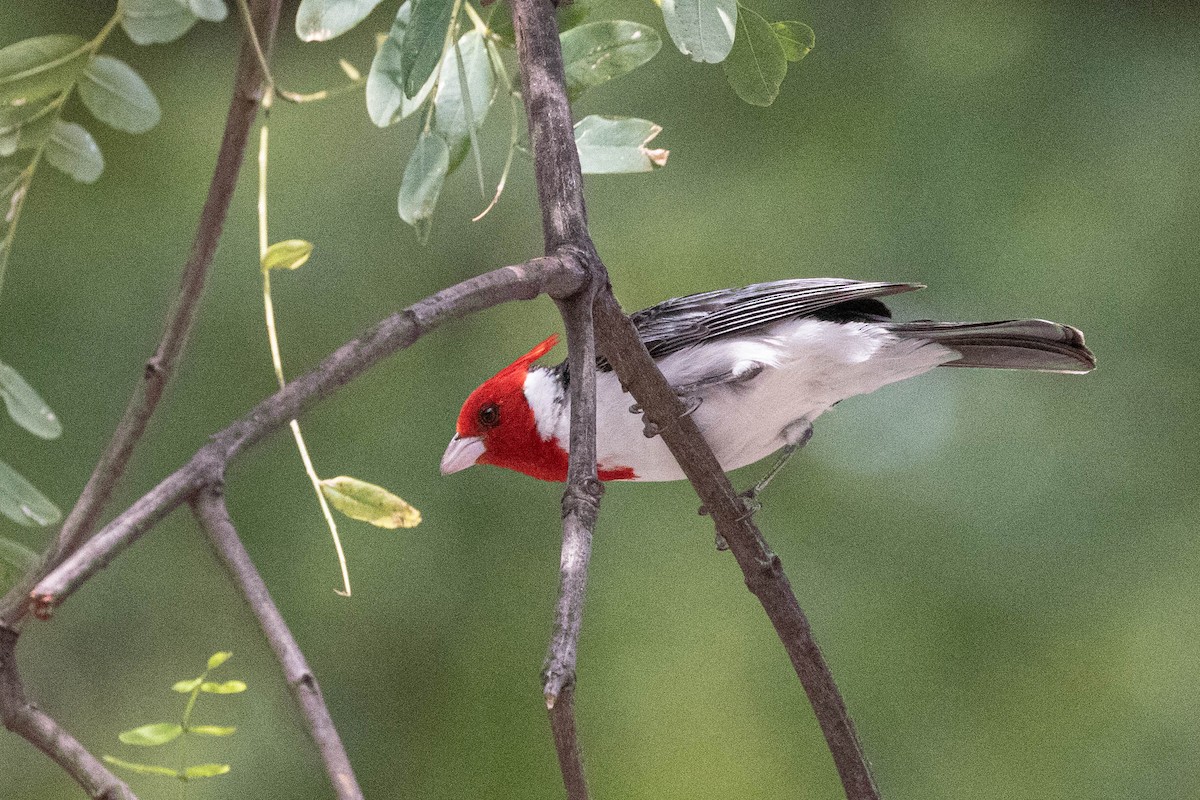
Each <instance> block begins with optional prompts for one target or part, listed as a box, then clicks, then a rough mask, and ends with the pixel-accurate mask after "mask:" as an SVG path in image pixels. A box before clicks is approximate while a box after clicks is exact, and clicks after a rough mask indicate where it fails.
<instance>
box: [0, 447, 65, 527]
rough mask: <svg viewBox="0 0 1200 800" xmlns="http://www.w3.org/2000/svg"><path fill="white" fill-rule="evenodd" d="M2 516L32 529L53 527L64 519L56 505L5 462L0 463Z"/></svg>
mask: <svg viewBox="0 0 1200 800" xmlns="http://www.w3.org/2000/svg"><path fill="white" fill-rule="evenodd" d="M0 514H3V515H4V516H6V517H8V518H9V519H11V520H12V521H13V522H15V523H17V524H18V525H24V526H26V527H30V528H32V527H34V526H37V525H41V526H46V525H53V524H54V523H56V522H58V521H59V520H60V519H62V512H61V511H59V510H58V507H57V506H55V505H54V503H51V502H50V501H49V500H47V499H46V497H45V495H43V494H42V493H41V492H39V491H38V490H37V489H35V488H34V486H33V484H31V483H30V482H29V481H27V480H25V479H24V478H22V477H21V476H20V475H19V474H17V471H16V470H14V469H13V468H12V467H10V466H9V465H8V464H5V463H4V462H3V461H0Z"/></svg>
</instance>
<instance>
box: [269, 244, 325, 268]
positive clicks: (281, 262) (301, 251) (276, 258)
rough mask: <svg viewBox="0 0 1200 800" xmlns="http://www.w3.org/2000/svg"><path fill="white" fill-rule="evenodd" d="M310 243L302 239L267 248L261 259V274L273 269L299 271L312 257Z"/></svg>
mask: <svg viewBox="0 0 1200 800" xmlns="http://www.w3.org/2000/svg"><path fill="white" fill-rule="evenodd" d="M312 251H313V246H312V242H306V241H304V240H303V239H287V240H286V241H282V242H276V243H275V244H273V245H271V246H270V247H268V248H267V252H266V253H264V254H263V257H262V268H263V272H268V271H270V270H273V269H299V268H300V267H302V266H304V262H306V261H308V257H309V256H311V255H312Z"/></svg>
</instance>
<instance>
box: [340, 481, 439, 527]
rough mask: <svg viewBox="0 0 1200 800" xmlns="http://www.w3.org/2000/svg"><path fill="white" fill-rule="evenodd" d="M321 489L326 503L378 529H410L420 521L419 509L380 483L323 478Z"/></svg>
mask: <svg viewBox="0 0 1200 800" xmlns="http://www.w3.org/2000/svg"><path fill="white" fill-rule="evenodd" d="M321 491H322V492H324V493H325V498H326V499H327V500H329V503H330V505H332V506H333V507H334V508H336V509H337V510H338V511H340V512H342V513H343V514H345V515H346V516H347V517H350V518H351V519H357V520H361V521H362V522H369V523H371V524H372V525H374V526H376V527H378V528H388V529H394V528H414V527H416V526H417V525H419V524H421V512H420V511H418V510H417V509H415V508H413V507H412V506H411V505H409V504H408V503H406V502H405V501H404V500H402V499H400V498H399V497H397V496H396V495H394V494H392V493H391V492H389V491H388V490H387V489H384V488H383V487H382V486H376V485H375V484H373V483H367V482H366V481H360V480H359V479H358V478H351V477H349V476H347V475H339V476H338V477H336V478H326V479H325V480H323V481H321Z"/></svg>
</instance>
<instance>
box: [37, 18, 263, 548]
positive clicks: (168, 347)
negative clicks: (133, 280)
mask: <svg viewBox="0 0 1200 800" xmlns="http://www.w3.org/2000/svg"><path fill="white" fill-rule="evenodd" d="M279 6H280V0H260V2H256V3H255V4H254V9H253V16H254V27H255V29H256V30H258V32H259V38H260V40H261V41H262V42H264V46H265V47H266V48H267V49H268V51H269V50H270V46H271V41H272V40H273V39H274V38H275V27H276V25H277V23H278V22H279ZM256 47H257V44H256V43H255V42H254V41H253V39H251V37H250V36H245V37H243V40H242V49H241V54H240V56H239V57H238V66H237V74H236V76H235V78H234V89H233V99H232V100H231V101H230V103H229V113H228V115H227V116H226V119H225V134H224V136H223V137H222V139H221V148H220V150H219V151H218V152H217V164H216V167H215V168H214V170H213V178H212V182H211V183H210V184H209V187H208V198H207V199H206V200H205V201H204V209H203V210H202V211H201V212H200V220H199V222H198V223H197V225H196V236H195V238H194V239H193V241H192V250H191V254H190V255H189V256H188V260H187V264H186V265H185V266H184V268H183V276H182V278H181V279H180V286H179V293H178V294H177V296H176V298H175V302H174V305H173V306H172V308H171V311H170V313H169V314H168V315H167V321H166V325H165V326H164V329H163V334H162V339H161V340H160V341H159V343H158V348H157V349H156V350H155V352H154V355H153V356H152V357H151V358H150V360H149V361H147V362H146V368H145V370H144V372H143V374H142V376H141V379H140V380H139V381H138V384H137V386H136V387H135V388H134V391H133V396H132V397H130V398H129V404H128V405H127V406H126V407H125V414H124V415H123V416H122V417H121V422H120V424H118V425H117V429H116V431H115V432H114V433H113V436H112V439H111V440H110V441H109V443H108V447H107V448H105V450H104V453H103V455H101V456H100V460H99V461H98V462H97V463H96V467H95V469H94V470H92V475H91V477H90V478H88V482H87V485H86V486H84V489H83V492H82V494H80V495H79V499H78V500H77V501H76V502H75V507H74V508H72V509H71V512H70V514H68V515H67V519H66V521H65V522H63V526H62V528H61V529H59V532H58V541H57V543H56V550H55V553H54V555H53V556H52V557H51V559H50V561H49V564H50V565H53V564H57V563H58V562H59V561H60V560H61V559H62V558H63V557H64V556H65V555H67V554H69V553H71V552H72V551H74V550H75V548H77V547H78V546H79V545H80V544H81V543H82V542H83V541H84V540H85V539H87V537H88V535H89V534H90V533H91V532H92V529H93V527H94V526H95V524H96V519H97V518H98V517H99V516H100V513H101V511H102V510H103V509H104V506H105V505H106V504H107V503H108V500H109V498H110V497H111V496H112V493H113V490H114V489H115V488H116V485H117V483H118V482H119V481H120V479H121V477H122V476H123V475H124V474H125V469H126V467H127V466H128V465H129V459H130V457H131V456H132V455H133V450H134V448H135V447H136V446H137V443H138V441H139V440H140V439H141V437H142V434H143V433H145V431H146V426H147V424H148V423H149V422H150V417H151V416H153V414H154V411H155V409H156V408H157V407H158V402H159V400H161V399H162V395H163V391H164V390H165V389H166V386H167V382H168V381H169V380H170V379H171V376H172V374H173V373H174V372H175V367H176V365H177V364H178V363H179V359H180V356H182V355H183V349H184V345H185V344H186V343H187V339H188V334H189V333H190V331H191V328H192V323H193V321H194V320H195V318H196V312H197V310H198V309H199V306H200V299H201V297H202V296H203V294H204V283H205V279H206V278H207V277H208V269H209V266H211V264H212V259H213V254H214V253H216V250H217V242H218V241H219V240H220V238H221V232H222V231H223V230H224V227H225V217H226V215H227V214H228V211H229V203H230V201H231V200H232V199H233V190H234V189H235V188H236V186H237V181H238V175H239V173H240V172H241V167H242V162H243V160H244V156H245V152H246V142H247V140H248V139H249V136H250V128H251V126H253V124H254V120H255V118H256V117H257V115H258V102H259V99H260V94H261V93H260V86H261V84H262V81H263V74H262V69H261V67H260V66H259V63H258V59H257V56H256V55H255V48H256Z"/></svg>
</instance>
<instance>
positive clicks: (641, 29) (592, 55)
mask: <svg viewBox="0 0 1200 800" xmlns="http://www.w3.org/2000/svg"><path fill="white" fill-rule="evenodd" d="M561 39H562V54H563V66H564V68H565V70H566V74H567V94H568V96H570V97H571V99H574V98H576V97H578V96H579V95H580V93H582V92H583V91H584V90H585V89H589V88H591V87H593V86H599V85H600V84H602V83H607V82H608V81H610V80H612V79H613V78H616V77H618V76H620V75H624V74H625V73H626V72H631V71H632V70H635V69H637V68H638V67H640V66H641V65H642V64H645V63H646V62H647V61H649V60H650V59H651V58H653V57H654V54H655V53H657V52H658V51H659V48H661V47H662V39H661V38H660V37H659V35H658V31H656V30H654V29H653V28H651V27H649V26H647V25H640V24H638V23H636V22H628V21H625V20H605V21H604V22H589V23H588V24H586V25H580V26H579V27H578V28H573V29H572V30H569V31H567V32H566V33H564V34H563V35H562V37H561Z"/></svg>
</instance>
